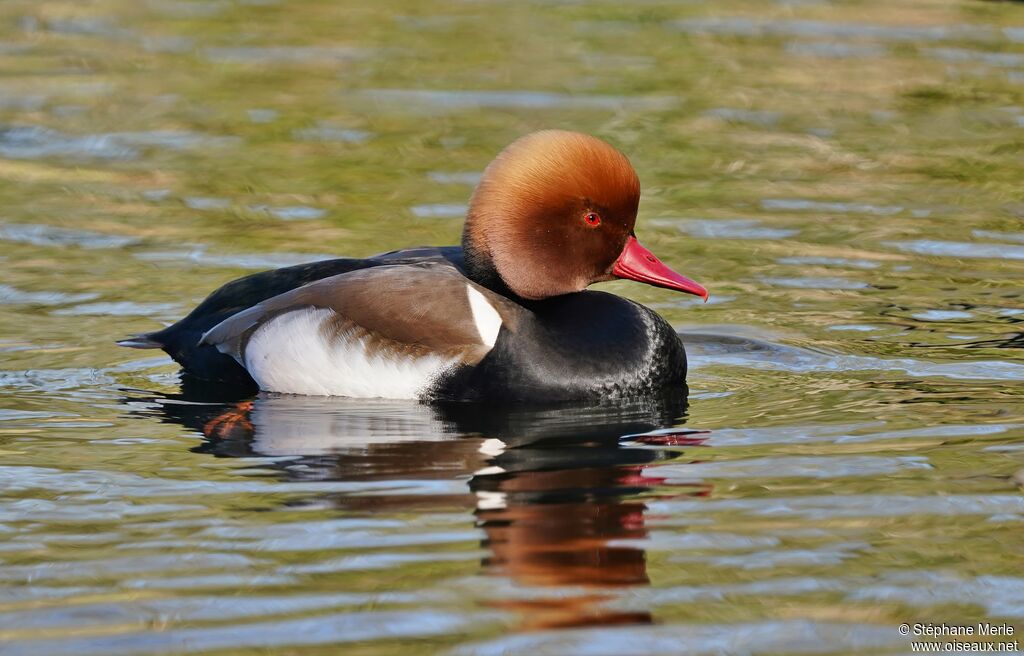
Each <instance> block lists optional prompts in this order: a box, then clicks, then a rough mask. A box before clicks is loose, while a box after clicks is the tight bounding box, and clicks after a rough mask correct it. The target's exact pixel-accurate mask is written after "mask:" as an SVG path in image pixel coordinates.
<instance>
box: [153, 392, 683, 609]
mask: <svg viewBox="0 0 1024 656" xmlns="http://www.w3.org/2000/svg"><path fill="white" fill-rule="evenodd" d="M158 402H159V408H160V414H161V416H162V417H163V418H165V419H167V420H170V421H174V422H176V423H181V424H184V425H186V426H189V427H191V428H194V429H196V430H199V431H201V432H202V433H203V435H204V436H205V438H206V441H205V442H204V443H203V445H201V446H200V447H198V448H197V450H198V451H201V452H207V453H212V454H215V455H217V456H228V457H250V456H262V457H268V458H269V461H268V463H267V466H269V467H271V468H273V469H276V470H277V471H279V472H280V475H281V476H282V477H284V478H287V479H291V480H345V481H354V480H363V481H365V480H402V479H406V480H409V479H416V480H424V479H436V480H439V481H449V482H450V481H453V480H459V479H462V478H467V477H468V479H469V485H468V488H467V489H466V496H465V498H464V499H463V500H461V503H466V504H475V510H474V512H475V516H476V522H477V525H478V526H479V527H480V528H481V529H482V530H483V531H484V533H485V536H486V537H485V540H484V543H483V546H484V547H485V548H486V549H487V550H488V551H489V553H490V555H489V556H488V557H487V558H486V559H485V561H484V563H483V567H484V571H485V572H486V573H487V574H491V575H495V576H504V577H508V579H509V580H510V581H511V582H512V583H514V584H515V585H516V586H518V587H524V588H526V587H529V588H535V589H536V588H558V589H559V590H558V591H553V593H552V594H537V595H529V594H525V595H519V594H516V595H509V597H508V598H506V599H505V600H502V601H496V602H494V603H495V604H496V605H499V606H501V607H503V608H506V609H511V610H516V611H519V612H521V613H522V615H523V622H524V624H526V625H527V626H528V627H532V628H542V627H553V626H581V625H587V624H610V623H619V624H622V623H644V622H650V621H651V619H652V618H651V616H650V614H649V613H647V612H621V611H615V610H612V609H610V608H607V607H606V606H605V605H604V604H603V603H602V602H603V601H604V600H606V599H607V598H608V597H609V596H611V595H612V594H614V588H619V587H622V586H635V585H645V584H647V583H648V582H649V580H648V576H647V568H646V554H645V552H644V551H643V550H642V549H641V548H639V547H637V546H634V543H635V541H636V540H637V539H642V538H644V537H646V535H647V529H646V528H645V518H644V514H645V511H646V505H645V503H644V502H643V500H642V498H643V497H644V496H645V495H649V494H651V489H652V488H653V487H654V486H655V485H657V484H658V483H659V481H656V480H652V479H650V478H647V477H645V475H644V469H643V466H644V465H645V464H649V463H651V462H653V461H656V460H659V459H662V458H665V457H667V455H668V454H667V453H666V452H665V451H663V450H660V449H657V448H650V447H643V448H641V447H626V446H623V445H622V444H621V438H622V436H624V435H629V434H636V433H645V432H648V431H652V430H655V429H660V428H667V427H672V426H676V425H678V424H679V423H680V421H681V419H682V417H683V415H684V412H685V409H686V394H685V390H676V391H674V392H672V393H667V394H665V395H664V396H661V397H658V398H654V399H645V400H637V401H629V402H618V403H614V404H612V403H609V404H606V405H587V406H579V405H576V406H568V405H560V406H557V407H550V406H549V407H533V408H524V407H522V406H517V407H512V408H496V407H494V406H487V407H485V406H478V405H469V404H447V405H424V404H413V403H400V402H391V401H366V400H359V401H354V400H345V399H318V398H304V397H289V396H260V397H256V398H254V399H248V400H242V401H237V402H230V403H213V404H211V403H203V402H200V400H199V399H198V398H196V397H195V395H193V394H189V395H179V396H173V397H163V398H161V399H158ZM683 433H685V431H682V430H681V429H680V430H679V431H678V432H677V433H675V435H676V437H678V435H680V434H683ZM673 455H677V453H673ZM459 487H460V488H461V485H460V486H459ZM686 493H693V494H700V493H703V491H702V490H699V489H698V490H689V491H687V492H686ZM324 502H329V503H331V504H333V505H334V506H336V507H340V508H345V509H346V510H350V511H351V510H357V511H358V510H366V511H370V510H373V511H376V512H380V511H381V509H389V508H399V507H400V508H402V509H403V510H406V511H407V510H409V509H410V508H416V509H419V510H422V509H424V508H427V509H429V508H435V507H436V508H439V509H440V508H450V507H451V506H452V505H453V502H454V503H459V502H460V498H459V497H455V498H453V496H452V495H451V493H450V491H449V492H448V493H444V494H438V495H423V494H422V493H421V494H418V495H414V496H401V495H396V494H388V495H375V496H359V495H347V496H345V495H339V496H336V497H331V498H330V499H318V503H324ZM625 540H629V541H633V543H628V542H624V543H622V544H619V542H620V541H625Z"/></svg>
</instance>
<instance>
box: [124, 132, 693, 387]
mask: <svg viewBox="0 0 1024 656" xmlns="http://www.w3.org/2000/svg"><path fill="white" fill-rule="evenodd" d="M639 200H640V183H639V180H638V179H637V175H636V172H635V171H634V170H633V167H632V166H631V165H630V163H629V160H627V159H626V157H625V156H624V155H623V154H622V153H620V152H619V151H618V150H616V149H615V148H613V147H612V146H610V145H609V144H607V143H605V142H604V141H601V140H599V139H596V138H594V137H591V136H588V135H584V134H579V133H575V132H565V131H560V130H546V131H542V132H536V133H533V134H530V135H528V136H525V137H523V138H521V139H519V140H517V141H515V142H514V143H512V144H511V145H510V146H508V147H507V148H505V150H504V151H502V152H501V153H500V154H499V155H498V156H497V158H495V160H494V161H493V162H491V164H490V165H489V166H488V167H487V169H486V170H485V171H484V174H483V177H482V179H481V181H480V184H479V185H478V186H477V188H476V191H475V192H474V193H473V197H472V199H471V202H470V206H469V212H468V214H467V216H466V223H465V227H464V230H463V235H462V247H461V248H460V247H457V246H450V247H443V248H414V249H408V250H401V251H394V252H390V253H385V254H382V255H377V256H374V257H370V258H366V259H356V258H343V259H336V260H327V261H322V262H314V263H311V264H303V265H299V266H293V267H287V268H284V269H277V270H274V271H265V272H263V273H257V274H254V275H250V276H247V277H245V278H241V279H239V280H235V281H233V282H230V283H228V284H226V285H224V286H223V287H221V288H220V289H218V290H216V291H215V292H213V293H212V294H211V295H210V296H209V297H207V298H206V300H204V301H203V302H202V303H201V304H200V305H199V306H198V307H196V309H194V310H193V311H192V312H191V313H190V314H189V315H188V316H187V317H185V318H184V319H182V320H181V321H179V322H178V323H176V324H174V325H172V326H169V327H167V328H165V329H163V330H160V331H157V332H154V333H150V334H147V335H140V336H138V337H135V338H132V339H128V340H125V341H123V342H121V344H123V345H125V346H133V347H137V348H162V349H163V350H165V351H166V352H167V353H168V354H170V355H171V357H173V358H174V359H175V360H176V361H177V362H179V363H180V364H181V365H182V367H183V368H184V370H185V372H186V373H187V374H191V375H193V376H196V377H198V378H204V379H210V380H218V381H224V382H231V383H241V382H250V381H255V383H256V384H257V385H258V386H259V388H260V389H262V390H265V391H271V392H284V393H293V394H315V395H328V396H350V397H386V398H410V399H413V398H415V399H438V400H442V399H451V400H502V401H517V400H519V401H565V400H576V399H593V398H602V397H608V396H627V395H635V394H643V393H649V392H653V391H655V390H659V389H662V388H666V387H669V386H672V385H682V384H683V383H684V382H685V377H686V354H685V352H684V351H683V345H682V343H681V342H680V340H679V337H678V336H677V335H676V333H675V331H674V330H673V329H672V328H671V326H669V324H668V323H667V322H666V321H665V320H664V319H662V318H661V317H660V316H658V315H657V314H655V313H654V312H653V311H651V310H649V309H648V308H646V307H644V306H643V305H640V304H639V303H635V302H633V301H630V300H627V299H624V298H621V297H618V296H614V295H612V294H607V293H603V292H595V291H584V290H585V289H586V287H587V286H589V285H590V284H592V283H595V282H601V281H606V280H613V279H615V278H626V279H630V280H637V281H640V282H644V283H647V284H650V285H655V286H658V287H666V288H669V289H675V290H679V291H682V292H686V293H690V294H696V295H697V296H701V297H704V298H705V299H706V298H707V291H706V290H705V289H704V288H703V287H701V286H700V285H698V284H697V283H695V282H694V281H692V280H690V279H688V278H685V277H683V276H681V275H679V274H678V273H676V272H674V271H672V270H671V269H669V268H668V267H667V266H665V265H664V264H662V263H661V262H660V261H659V260H658V259H657V258H656V257H655V256H654V255H653V254H652V253H651V252H650V251H648V250H647V249H645V248H644V247H643V246H641V245H640V243H639V242H638V241H637V239H636V237H635V235H634V234H633V225H634V223H635V222H636V214H637V206H638V204H639ZM250 377H251V378H250Z"/></svg>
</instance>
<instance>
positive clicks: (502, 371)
mask: <svg viewBox="0 0 1024 656" xmlns="http://www.w3.org/2000/svg"><path fill="white" fill-rule="evenodd" d="M685 380H686V353H685V351H684V350H683V344H682V342H681V341H680V339H679V336H678V335H677V334H676V332H675V330H673V329H672V327H671V326H670V325H669V324H668V322H666V321H665V320H664V319H663V318H661V317H660V316H659V315H658V314H656V313H655V312H653V311H651V310H650V309H648V308H646V307H644V306H642V305H640V304H639V303H635V302H633V301H630V300H628V299H625V298H622V297H619V296H615V295H613V294H607V293H604V292H593V291H586V292H579V293H576V294H568V295H565V296H559V297H556V298H552V299H547V300H545V301H540V302H535V303H527V304H525V305H524V311H523V312H522V313H521V315H520V319H519V321H518V322H517V325H516V326H515V327H514V329H511V330H509V329H505V328H503V329H502V330H501V332H500V333H499V334H498V339H497V341H496V342H495V344H494V347H493V348H492V349H491V351H490V352H489V353H488V354H487V356H486V357H485V358H484V359H483V360H482V361H481V362H480V363H478V364H477V365H476V366H474V367H472V368H464V369H460V370H458V371H455V372H453V373H452V374H451V375H449V376H446V377H445V378H443V379H442V380H440V381H438V383H437V384H436V386H435V388H434V389H433V390H431V395H432V396H435V397H439V398H449V399H461V400H511V401H563V400H578V399H587V398H607V397H616V396H630V395H636V394H643V393H647V392H652V391H656V390H660V389H664V388H666V387H670V386H674V385H680V386H681V385H683V384H685Z"/></svg>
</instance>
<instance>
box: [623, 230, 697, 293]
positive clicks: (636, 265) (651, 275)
mask: <svg viewBox="0 0 1024 656" xmlns="http://www.w3.org/2000/svg"><path fill="white" fill-rule="evenodd" d="M612 273H613V274H614V275H616V276H618V277H619V278H625V279H627V280H636V281H637V282H643V283H647V284H648V285H654V286H655V287H664V288H665V289H675V290H676V291H680V292H686V293H687V294H694V295H695V296H700V297H701V298H703V299H704V300H705V301H707V300H708V290H706V289H704V287H702V286H701V285H699V284H697V283H696V282H694V281H692V280H690V279H689V278H687V277H686V276H681V275H679V274H678V273H676V272H675V271H673V270H672V269H670V268H668V267H667V266H665V265H664V264H662V263H661V260H659V259H658V258H657V257H656V256H655V255H654V253H652V252H651V251H649V250H647V249H646V248H644V247H643V246H641V245H640V242H639V241H637V240H636V237H633V236H632V235H630V237H629V239H627V240H626V247H625V248H624V249H622V255H620V256H619V259H618V260H616V261H615V266H613V267H612Z"/></svg>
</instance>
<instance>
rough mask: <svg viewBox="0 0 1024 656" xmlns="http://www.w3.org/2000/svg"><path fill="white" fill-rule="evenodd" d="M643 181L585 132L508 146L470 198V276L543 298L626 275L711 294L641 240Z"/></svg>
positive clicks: (548, 133)
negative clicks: (494, 278) (639, 209)
mask: <svg viewBox="0 0 1024 656" xmlns="http://www.w3.org/2000/svg"><path fill="white" fill-rule="evenodd" d="M639 203H640V181H639V179H638V178H637V175H636V171H634V170H633V167H632V165H630V163H629V160H628V159H626V156H625V155H623V154H622V153H620V152H619V151H618V150H616V149H615V148H613V147H612V146H611V145H609V144H607V143H605V142H604V141H601V140H600V139H597V138H595V137H591V136H589V135H585V134H580V133H578V132H567V131H563V130H544V131H542V132H534V133H533V134H530V135H527V136H525V137H523V138H521V139H518V140H517V141H515V142H513V143H512V144H511V145H509V146H508V147H507V148H505V150H503V151H502V152H501V153H500V154H499V155H498V156H497V157H496V158H495V159H494V161H493V162H491V164H490V165H489V166H488V167H487V169H486V170H485V171H484V174H483V178H482V179H481V180H480V184H479V185H478V186H477V188H476V191H475V192H474V193H473V198H472V200H471V201H470V205H469V213H468V215H467V217H466V226H465V229H464V231H463V236H462V243H463V246H464V250H465V253H466V260H467V267H468V268H469V271H470V273H471V275H474V276H479V277H481V278H487V277H489V276H493V275H497V276H498V277H500V278H501V280H502V282H504V284H505V285H506V286H507V287H508V288H509V289H510V290H511V291H512V292H513V293H515V294H517V295H518V296H521V297H523V298H527V299H542V298H548V297H550V296H559V295H561V294H568V293H572V292H577V291H581V290H583V289H585V288H586V287H587V286H588V285H590V284H592V283H595V282H601V281H604V280H612V279H615V278H627V279H630V280H638V281H640V282H644V283H647V284H651V285H656V286H658V287H666V288H669V289H676V290H679V291H682V292H687V293H689V294H696V295H697V296H701V297H703V298H705V299H706V298H707V294H708V293H707V291H706V290H705V289H704V288H703V287H701V286H700V285H698V284H697V283H695V282H694V281H692V280H690V279H689V278H685V277H683V276H681V275H679V274H678V273H676V272H674V271H672V270H671V269H669V268H668V267H667V266H665V265H664V264H662V263H661V262H660V261H659V260H658V258H656V257H655V256H654V255H653V254H652V253H651V252H650V251H648V250H647V249H645V248H644V247H643V246H641V245H640V243H639V242H638V241H637V240H636V236H635V235H634V234H633V227H634V224H635V223H636V212H637V206H638V205H639Z"/></svg>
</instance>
